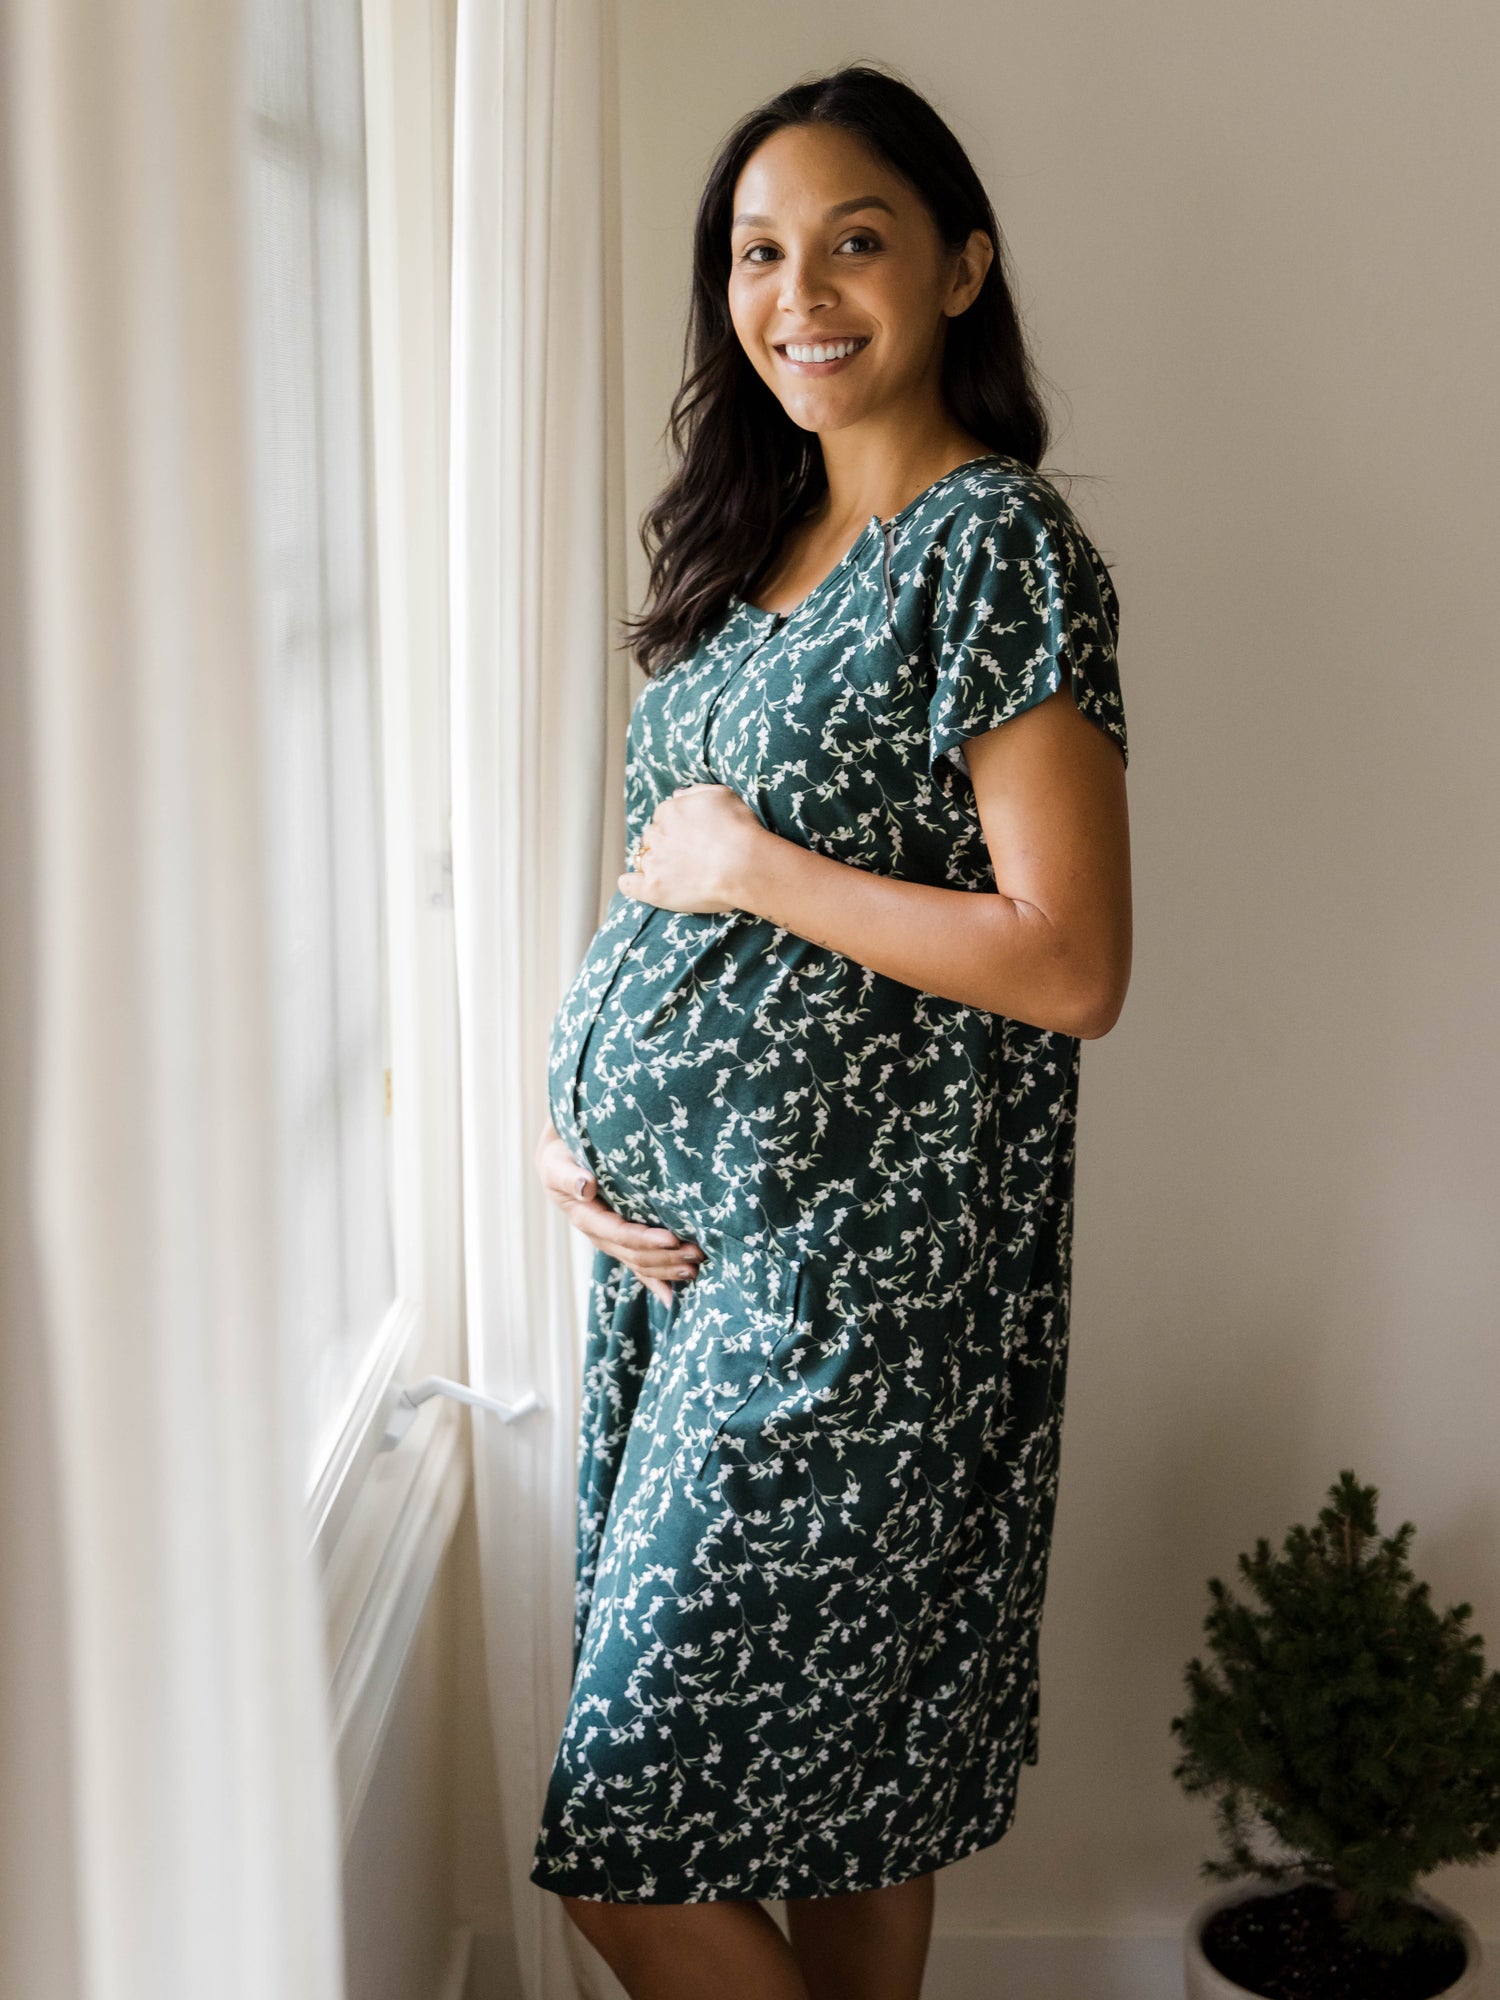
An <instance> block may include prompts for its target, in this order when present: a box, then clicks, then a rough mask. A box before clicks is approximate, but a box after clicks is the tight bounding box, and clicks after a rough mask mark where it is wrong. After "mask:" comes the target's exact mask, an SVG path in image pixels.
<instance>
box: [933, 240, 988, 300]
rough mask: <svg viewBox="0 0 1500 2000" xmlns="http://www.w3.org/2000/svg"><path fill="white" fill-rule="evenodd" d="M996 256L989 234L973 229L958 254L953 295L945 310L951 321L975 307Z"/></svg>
mask: <svg viewBox="0 0 1500 2000" xmlns="http://www.w3.org/2000/svg"><path fill="white" fill-rule="evenodd" d="M994 256H995V246H994V244H993V243H992V242H991V241H990V239H989V236H988V234H987V233H986V232H985V231H984V230H983V229H971V230H970V231H969V240H968V242H967V243H965V245H964V247H963V248H962V250H960V251H959V253H958V262H957V264H956V266H955V268H954V272H953V284H952V289H951V295H950V297H949V301H948V303H947V305H946V306H944V308H943V311H944V312H945V313H946V314H947V315H948V317H949V318H950V319H956V318H957V317H958V315H959V314H960V313H961V312H966V311H967V310H968V308H969V307H970V306H971V305H973V303H974V301H975V299H976V298H977V297H978V295H979V288H980V286H981V285H982V284H983V283H984V281H985V277H986V275H987V273H988V271H989V268H990V265H991V263H992V262H993V261H994Z"/></svg>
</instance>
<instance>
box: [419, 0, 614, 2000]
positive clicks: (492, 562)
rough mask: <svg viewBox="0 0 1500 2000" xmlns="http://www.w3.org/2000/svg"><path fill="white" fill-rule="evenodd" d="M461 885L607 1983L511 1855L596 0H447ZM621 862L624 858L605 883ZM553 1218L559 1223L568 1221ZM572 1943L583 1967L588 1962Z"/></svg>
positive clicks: (606, 447) (473, 1067) (600, 276)
mask: <svg viewBox="0 0 1500 2000" xmlns="http://www.w3.org/2000/svg"><path fill="white" fill-rule="evenodd" d="M455 81H456V96H455V165H454V246H453V266H454V301H453V306H454V310H453V369H452V384H453V425H452V459H451V463H452V481H453V484H452V495H451V512H450V521H451V534H452V550H453V558H452V560H453V575H452V613H453V632H452V638H453V644H452V662H453V783H454V816H453V881H454V906H455V917H456V923H457V936H458V953H459V967H458V976H459V1010H460V1038H461V1043H462V1064H463V1107H464V1110H463V1117H464V1185H465V1224H464V1231H465V1244H466V1256H467V1272H466V1284H467V1295H468V1328H469V1341H470V1353H469V1371H470V1372H469V1380H470V1381H471V1382H472V1383H473V1384H474V1385H475V1386H476V1387H479V1388H483V1389H485V1390H488V1391H489V1392H491V1393H492V1394H495V1395H498V1396H501V1397H502V1398H504V1399H506V1400H510V1399H512V1398H513V1397H516V1396H519V1395H521V1394H522V1393H524V1391H525V1390H527V1389H529V1388H534V1389H536V1390H537V1392H538V1393H539V1394H540V1395H541V1396H542V1397H543V1398H544V1400H545V1405H546V1407H545V1408H544V1409H543V1410H542V1411H540V1412H538V1413H534V1414H532V1415H531V1416H528V1417H526V1418H524V1419H523V1420H521V1421H519V1422H517V1423H515V1424H514V1425H499V1424H495V1423H483V1422H480V1423H476V1424H475V1425H474V1427H473V1436H474V1439H475V1452H476V1466H475V1479H476V1500H477V1507H478V1521H479V1533H480V1549H481V1556H482V1563H483V1590H484V1614H485V1632H486V1647H487V1659H488V1673H489V1685H490V1689H491V1711H492V1722H493V1733H494V1740H495V1744H496V1751H497V1757H498V1762H499V1787H500V1799H501V1807H502V1813H503V1817H504V1827H505V1837H506V1846H507V1865H508V1873H509V1888H510V1895H511V1902H512V1909H513V1914H514V1922H515V1928H516V1942H517V1948H518V1958H519V1962H520V1972H521V1980H522V1990H523V1992H524V1993H525V1994H526V1996H527V2000H572V1996H574V1995H575V1994H576V1993H577V1992H578V1991H579V1990H580V1985H583V1986H585V1987H587V1984H588V1982H589V1980H590V1979H597V1981H598V1985H597V1990H598V1991H601V1992H604V1991H611V1992H616V1993H617V1992H618V1991H619V1990H620V1989H619V1987H618V1986H617V1985H616V1984H615V1983H614V1981H613V1980H612V1979H611V1978H610V1977H609V1976H608V1974H607V1973H605V1972H604V1971H603V1970H602V1963H601V1961H600V1960H599V1959H598V1958H597V1957H595V1956H594V1955H593V1954H592V1953H590V1952H589V1951H588V1949H587V1947H583V1946H581V1945H580V1944H579V1943H578V1942H577V1938H576V1933H575V1932H573V1930H572V1927H571V1926H570V1925H568V1924H567V1923H566V1921H565V1919H564V1917H563V1915H562V1909H561V1905H560V1904H559V1902H558V1900H557V1898H556V1897H555V1896H552V1895H549V1894H548V1893H547V1892H546V1891H545V1890H541V1889H538V1888H537V1887H535V1885H533V1884H532V1883H530V1882H529V1881H528V1880H527V1871H528V1870H529V1868H530V1865H531V1852H532V1844H533V1841H534V1839H535V1835H536V1830H537V1824H538V1819H539V1815H540V1811H541V1805H542V1798H543V1794H544V1791H545V1787H546V1780H547V1775H548V1772H549V1770H550V1767H551V1763H552V1758H553V1754H554V1751H555V1749H556V1746H557V1739H558V1736H559V1734H560V1731H561V1726H562V1718H563V1711H564V1708H565V1705H566V1701H567V1695H568V1685H569V1672H570V1667H571V1643H572V1616H573V1612H572V1604H573V1578H574V1557H573V1551H574V1508H575V1491H576V1480H577V1472H576V1465H575V1445H576V1426H577V1413H578V1381H579V1369H580V1363H581V1338H580V1336H581V1330H582V1320H581V1310H580V1307H581V1297H580V1293H579V1289H578V1284H577V1279H578V1276H579V1275H580V1274H581V1271H582V1269H583V1266H584V1259H583V1258H582V1257H581V1256H580V1255H579V1252H578V1243H579V1242H580V1241H581V1239H578V1238H577V1237H576V1232H570V1231H569V1230H568V1229H567V1227H566V1225H565V1224H564V1223H563V1222H562V1220H561V1219H560V1217H559V1216H558V1215H557V1212H556V1210H555V1209H554V1208H553V1207H552V1206H551V1204H550V1203H549V1202H548V1200H547V1198H546V1196H545V1194H544V1193H543V1191H542V1189H541V1187H540V1185H539V1184H538V1182H537V1180H536V1177H535V1172H534V1169H533V1165H532V1154H533V1151H534V1148H535V1145H536V1140H537V1136H538V1134H539V1132H540V1131H541V1128H542V1125H543V1123H544V1122H545V1119H546V1115H547V1100H546V1034H547V1027H548V1024H549V1021H550V1019H551V1015H552V1012H553V1010H554V1008H555V1007H556V1004H557V1002H558V1000H559V999H560V998H561V995H562V991H563V988H564V986H565V985H566V983H567V981H568V980H569V979H570V978H571V976H572V974H573V972H574V971H575V970H576V968H577V965H578V962H579V960H580V959H581V957H582V955H583V951H584V948H585V946H586V944H587V942H588V939H589V936H590V934H591V933H592V931H593V928H594V925H595V922H596V920H597V916H598V912H599V906H600V901H601V886H602V874H603V870H602V867H601V852H602V850H603V849H604V848H605V847H607V846H608V845H609V844H610V842H609V835H608V831H607V828H608V821H609V815H608V814H607V813H606V812H605V810H604V803H603V802H604V800H605V798H606V755H607V749H608V742H609V736H610V727H609V725H610V722H611V719H615V720H618V719H619V718H620V717H621V716H622V714H623V711H624V709H625V708H626V707H628V666H627V661H626V656H625V655H624V654H623V653H622V652H618V651H615V650H614V647H613V639H614V633H613V631H612V630H611V621H610V614H611V611H612V609H613V608H616V607H617V606H618V603H619V590H618V584H619V579H620V575H621V571H622V567H623V565H622V562H621V553H622V551H621V546H620V537H619V526H618V524H619V520H620V509H619V506H618V503H617V498H616V492H617V478H616V473H617V468H618V463H619V454H618V450H617V448H616V425H615V422H614V415H615V399H614V398H613V397H612V395H611V394H610V393H609V390H610V384H611V382H612V380H613V375H614V366H613V361H612V358H611V342H612V339H613V335H614V323H615V315H614V304H613V299H614V267H613V256H612V245H613V241H614V239H615V237H616V235H617V230H616V229H615V228H614V226H613V223H612V206H611V204H612V201H613V191H614V188H615V185H616V181H617V168H616V162H615V147H614V128H615V117H614V103H615V89H614V73H613V25H612V22H611V19H610V13H609V7H608V0H500V4H496V0H459V8H458V43H457V69H456V79H455ZM617 872H618V866H617V864H611V872H610V874H609V887H610V888H613V886H614V874H615V873H617ZM568 1239H572V1240H571V1241H570V1240H568ZM574 1968H578V1970H577V1971H575V1969H574Z"/></svg>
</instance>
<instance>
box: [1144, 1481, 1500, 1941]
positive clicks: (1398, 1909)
mask: <svg viewBox="0 0 1500 2000" xmlns="http://www.w3.org/2000/svg"><path fill="white" fill-rule="evenodd" d="M1378 1499H1379V1493H1378V1491H1377V1489H1376V1488H1375V1487H1373V1486H1361V1485H1360V1484H1359V1483H1358V1481H1357V1480H1356V1479H1355V1476H1354V1474H1353V1473H1352V1472H1350V1471H1345V1472H1343V1473H1342V1474H1341V1475H1340V1477H1339V1480H1338V1481H1337V1483H1336V1484H1335V1485H1333V1486H1332V1487H1330V1488H1329V1505H1327V1506H1326V1507H1324V1508H1323V1509H1322V1510H1321V1512H1320V1513H1319V1515H1318V1522H1317V1525H1316V1526H1315V1527H1313V1528H1310V1529H1309V1528H1305V1527H1300V1526H1298V1527H1293V1528H1291V1529H1290V1530H1289V1531H1288V1532H1287V1535H1286V1538H1285V1541H1284V1544H1283V1547H1282V1551H1281V1553H1280V1554H1279V1555H1276V1554H1273V1552H1272V1550H1271V1546H1270V1543H1269V1542H1268V1541H1267V1540H1266V1539H1265V1537H1264V1536H1262V1537H1260V1538H1259V1539H1258V1540H1257V1542H1256V1544H1255V1550H1254V1554H1253V1555H1248V1556H1247V1555H1241V1556H1240V1557H1239V1558H1238V1567H1239V1570H1240V1574H1241V1575H1242V1577H1243V1578H1244V1580H1245V1582H1246V1583H1247V1584H1248V1585H1249V1586H1250V1588H1251V1590H1252V1591H1253V1592H1254V1595H1255V1597H1256V1598H1257V1599H1258V1600H1259V1602H1258V1604H1257V1603H1247V1602H1244V1601H1242V1600H1240V1599H1238V1598H1236V1597H1235V1596H1234V1595H1233V1594H1232V1593H1231V1592H1230V1591H1229V1590H1228V1589H1226V1587H1225V1586H1224V1584H1223V1583H1222V1582H1221V1581H1220V1579H1219V1578H1217V1577H1211V1578H1210V1579H1209V1585H1208V1588H1209V1595H1210V1599H1211V1603H1210V1608H1209V1611H1208V1614H1207V1616H1206V1618H1205V1620H1204V1633H1205V1637H1206V1639H1207V1642H1208V1650H1209V1651H1210V1652H1211V1653H1212V1655H1213V1665H1212V1666H1206V1665H1205V1664H1204V1663H1203V1661H1202V1660H1201V1659H1198V1658H1194V1659H1192V1660H1190V1661H1189V1662H1188V1664H1187V1667H1186V1669H1185V1671H1184V1679H1185V1682H1186V1686H1187V1690H1188V1696H1189V1702H1188V1707H1187V1709H1186V1711H1185V1712H1184V1713H1183V1714H1181V1715H1174V1716H1173V1717H1172V1720H1171V1728H1172V1732H1173V1734H1174V1735H1175V1736H1177V1737H1178V1738H1179V1740H1180V1741H1181V1743H1182V1745H1183V1750H1184V1754H1183V1755H1182V1757H1181V1758H1180V1759H1179V1761H1178V1762H1177V1763H1176V1764H1175V1765H1174V1766H1173V1769H1172V1775H1173V1777H1174V1778H1176V1779H1177V1780H1178V1781H1179V1782H1180V1783H1181V1784H1182V1786H1183V1788H1184V1790H1185V1791H1187V1792H1189V1793H1192V1794H1198V1793H1204V1794H1208V1795H1210V1796H1212V1797H1213V1798H1214V1799H1215V1810H1216V1820H1217V1829H1218V1832H1219V1835H1220V1837H1221V1840H1222V1843H1223V1848H1224V1853H1223V1856H1222V1857H1221V1858H1219V1859H1210V1860H1206V1861H1205V1862H1204V1863H1203V1864H1202V1866H1201V1870H1200V1872H1201V1873H1202V1874H1204V1875H1206V1876H1211V1877H1215V1878H1217V1879H1221V1880H1232V1879H1235V1878H1237V1877H1241V1876H1245V1875H1255V1876H1259V1877H1261V1878H1262V1879H1264V1880H1268V1881H1275V1882H1279V1881H1282V1880H1284V1879H1286V1877H1287V1876H1289V1875H1292V1874H1305V1875H1310V1876H1312V1877H1313V1878H1314V1879H1315V1880H1321V1881H1325V1882H1327V1883H1328V1884H1329V1885H1330V1886H1331V1887H1332V1889H1333V1890H1334V1895H1335V1909H1336V1910H1337V1912H1338V1914H1339V1916H1340V1918H1341V1919H1342V1920H1343V1921H1344V1922H1345V1924H1346V1925H1347V1928H1348V1931H1349V1934H1350V1935H1351V1936H1352V1937H1356V1938H1358V1939H1360V1940H1361V1941H1362V1942H1364V1943H1367V1944H1369V1945H1371V1946H1373V1947H1375V1948H1377V1949H1381V1950H1387V1951H1397V1950H1400V1949H1401V1948H1402V1946H1403V1945H1405V1944H1408V1943H1410V1942H1411V1941H1413V1939H1414V1938H1415V1937H1416V1936H1417V1935H1419V1934H1421V1933H1423V1932H1425V1931H1427V1930H1428V1929H1429V1928H1430V1919H1428V1918H1427V1917H1426V1916H1425V1915H1424V1914H1423V1913H1422V1912H1421V1911H1419V1910H1418V1909H1416V1908H1415V1907H1414V1906H1413V1905H1412V1903H1411V1900H1410V1898H1411V1895H1412V1891H1413V1889H1414V1887H1415V1885H1416V1883H1417V1881H1418V1879H1419V1877H1421V1876H1422V1875H1425V1874H1427V1873H1429V1872H1431V1871H1432V1870H1433V1869H1435V1868H1441V1867H1447V1866H1451V1865H1454V1864H1463V1865H1471V1864H1476V1863H1478V1862H1480V1861H1481V1860H1484V1859H1486V1858H1487V1857H1488V1856H1490V1855H1492V1854H1493V1853H1495V1851H1496V1849H1497V1848H1500V1673H1493V1674H1486V1671H1485V1666H1484V1642H1483V1640H1482V1639H1481V1638H1480V1637H1479V1635H1478V1634H1477V1633H1471V1632H1467V1631H1466V1630H1465V1629H1464V1627H1465V1624H1466V1621H1467V1620H1468V1619H1469V1618H1470V1616H1471V1615H1472V1611H1473V1607H1472V1606H1471V1605H1469V1604H1456V1605H1453V1606H1451V1607H1450V1609H1449V1610H1447V1611H1446V1612H1444V1613H1442V1614H1441V1615H1439V1614H1438V1612H1437V1611H1436V1610H1435V1609H1434V1608H1433V1605H1432V1602H1431V1594H1430V1590H1429V1587H1428V1585H1427V1584H1425V1583H1423V1582H1419V1581H1418V1580H1417V1578H1416V1577H1414V1576H1413V1574H1412V1572H1411V1570H1410V1568H1409V1566H1408V1564H1407V1552H1408V1549H1409V1548H1410V1545H1411V1540H1412V1537H1413V1535H1414V1534H1415V1533H1416V1530H1415V1528H1414V1526H1413V1524H1412V1523H1411V1522H1409V1521H1407V1522H1405V1523H1403V1524H1402V1526H1401V1527H1400V1528H1399V1529H1398V1531H1397V1532H1396V1533H1395V1534H1394V1535H1393V1536H1391V1537H1389V1538H1388V1539H1384V1540H1382V1539H1381V1538H1380V1534H1379V1529H1378V1527H1377V1525H1376V1506H1377V1502H1378ZM1262 1829H1265V1830H1268V1831H1269V1832H1270V1833H1271V1834H1272V1835H1273V1836H1274V1837H1275V1838H1276V1840H1277V1841H1278V1842H1279V1843H1280V1844H1281V1847H1282V1849H1283V1850H1284V1853H1283V1854H1282V1855H1281V1856H1279V1857H1275V1858H1272V1859H1263V1858H1261V1857H1260V1856H1259V1855H1258V1854H1257V1852H1256V1850H1255V1846H1254V1838H1255V1835H1256V1834H1257V1832H1259V1831H1260V1830H1262Z"/></svg>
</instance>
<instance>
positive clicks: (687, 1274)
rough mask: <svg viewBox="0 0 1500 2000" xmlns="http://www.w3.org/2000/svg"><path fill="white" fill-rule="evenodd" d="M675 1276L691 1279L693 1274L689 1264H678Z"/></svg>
mask: <svg viewBox="0 0 1500 2000" xmlns="http://www.w3.org/2000/svg"><path fill="white" fill-rule="evenodd" d="M677 1275H678V1277H679V1278H691V1277H693V1276H694V1275H695V1274H694V1271H693V1267H692V1265H691V1264H679V1265H678V1266H677Z"/></svg>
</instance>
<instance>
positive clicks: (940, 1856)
mask: <svg viewBox="0 0 1500 2000" xmlns="http://www.w3.org/2000/svg"><path fill="white" fill-rule="evenodd" d="M1015 1815H1016V1800H1015V1798H1014V1796H1012V1798H1011V1800H1010V1803H1009V1805H1008V1806H1007V1807H1006V1808H1005V1810H1004V1811H1003V1812H1001V1813H1000V1815H999V1816H998V1818H996V1819H995V1820H992V1821H991V1822H990V1823H989V1824H988V1825H987V1826H986V1828H985V1829H984V1831H983V1832H981V1833H978V1834H974V1835H970V1836H968V1837H967V1838H965V1839H964V1840H962V1841H960V1842H959V1843H958V1844H957V1845H956V1846H953V1847H948V1846H945V1845H941V1844H940V1845H939V1846H938V1847H936V1848H934V1849H933V1850H932V1855H931V1858H930V1859H928V1860H925V1861H923V1862H921V1863H920V1864H919V1865H918V1866H916V1867H914V1868H908V1869H906V1870H905V1871H904V1872H903V1873H901V1874H899V1875H892V1876H889V1877H883V1878H882V1879H881V1880H880V1881H878V1882H851V1883H846V1884H845V1885H843V1886H842V1887H841V1888H838V1889H827V1888H817V1889H793V1888H782V1887H776V1888H761V1889H756V1888H749V1889H739V1888H736V1889H713V1888H709V1889H707V1890H705V1892H704V1893H703V1894H702V1895H699V1896H658V1895H648V1896H643V1895H640V1894H638V1893H636V1892H635V1890H634V1889H627V1890H625V1891H624V1892H623V1893H622V1892H621V1890H620V1888H619V1887H618V1886H617V1887H616V1888H614V1889H613V1890H611V1891H610V1892H609V1893H608V1894H603V1893H601V1892H600V1891H599V1890H598V1889H594V1888H589V1889H585V1888H577V1887H573V1886H570V1885H571V1884H573V1883H576V1882H577V1881H578V1880H579V1879H580V1878H579V1876H578V1874H577V1872H576V1871H570V1870H567V1869H558V1870H556V1871H547V1870H546V1869H545V1864H544V1863H541V1862H535V1863H533V1865H532V1868H531V1871H530V1875H529V1877H528V1879H529V1880H530V1881H531V1882H533V1883H535V1885H536V1887H537V1888H539V1889H545V1890H547V1891H548V1892H549V1893H550V1894H552V1895H555V1896H576V1897H578V1898H579V1899H580V1900H581V1901H583V1902H586V1903H639V1904H661V1905H665V1906H681V1905H684V1904H687V1903H762V1902H764V1903H780V1902H795V1901H797V1900H799V1899H803V1898H810V1897H816V1896H859V1895H866V1894H868V1893H869V1892H870V1891H872V1890H875V1889H894V1888H897V1887H899V1886H900V1884H901V1883H903V1882H910V1881H913V1880H914V1879H915V1878H916V1877H917V1876H919V1875H930V1874H932V1873H933V1872H934V1871H935V1870H937V1869H939V1868H947V1867H950V1866H951V1865H952V1864H953V1863H954V1862H955V1861H963V1860H965V1859H966V1858H967V1857H968V1856H969V1855H971V1854H978V1853H980V1852H981V1851H982V1850H983V1849H984V1848H986V1847H993V1846H994V1844H995V1842H996V1841H998V1840H1003V1839H1004V1837H1005V1835H1006V1834H1007V1833H1009V1831H1010V1829H1011V1826H1012V1824H1013V1822H1014V1820H1015ZM611 1872H612V1873H613V1872H615V1871H613V1870H612V1871H611ZM652 1872H653V1871H651V1870H650V1869H644V1868H643V1869H640V1870H638V1871H637V1885H636V1886H637V1888H638V1886H639V1882H640V1880H642V1879H644V1878H646V1877H648V1876H650V1875H651V1874H652Z"/></svg>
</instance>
